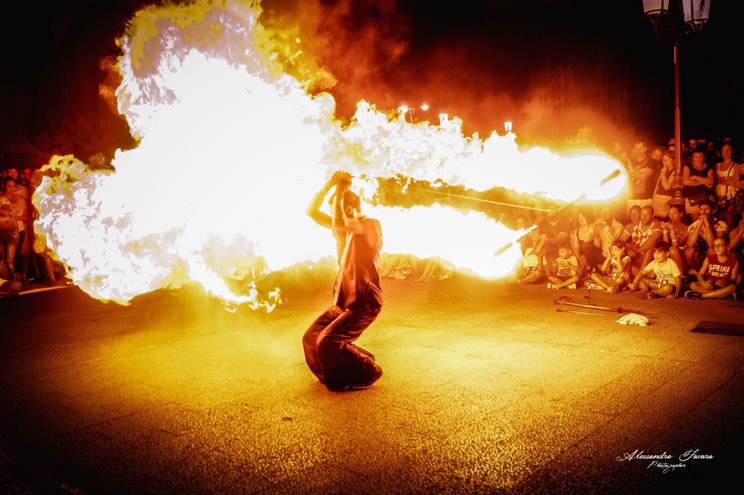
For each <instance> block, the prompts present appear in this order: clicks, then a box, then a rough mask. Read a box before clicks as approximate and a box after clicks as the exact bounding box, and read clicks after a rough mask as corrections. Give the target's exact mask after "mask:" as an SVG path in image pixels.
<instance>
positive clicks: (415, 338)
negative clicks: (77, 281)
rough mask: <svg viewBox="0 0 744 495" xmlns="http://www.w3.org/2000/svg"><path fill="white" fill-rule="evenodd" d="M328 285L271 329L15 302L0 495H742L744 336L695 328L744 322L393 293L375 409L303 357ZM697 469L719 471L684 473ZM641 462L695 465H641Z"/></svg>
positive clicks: (689, 308)
mask: <svg viewBox="0 0 744 495" xmlns="http://www.w3.org/2000/svg"><path fill="white" fill-rule="evenodd" d="M328 287H329V284H328V283H323V284H318V285H317V286H314V287H311V288H308V289H306V290H304V291H300V290H298V289H296V288H295V289H292V288H289V289H288V291H287V297H288V301H287V303H286V304H284V305H283V306H281V307H280V308H279V309H278V310H276V311H275V312H274V313H272V314H269V315H267V314H263V313H258V312H252V311H250V310H247V309H243V308H239V309H238V310H237V311H236V312H234V313H230V312H228V311H225V310H224V308H223V307H222V306H221V304H220V303H218V302H216V301H214V300H211V299H209V298H207V297H205V296H203V295H200V293H198V292H197V291H196V290H180V291H176V292H165V291H161V292H157V293H154V294H150V295H145V296H142V297H140V298H138V299H136V300H135V301H134V302H133V304H131V305H130V306H128V307H121V306H117V305H113V304H103V303H100V302H97V301H95V300H92V299H90V298H89V297H88V296H86V295H85V294H83V293H82V292H80V291H79V290H78V289H77V288H66V289H61V290H54V291H49V292H41V293H36V294H30V295H26V296H21V297H18V298H15V299H4V300H0V315H1V318H2V319H1V320H0V321H2V327H1V329H0V397H2V401H1V402H0V467H1V468H2V469H0V472H2V475H3V476H2V478H0V481H1V482H2V483H3V484H2V485H0V490H2V491H4V492H7V493H74V494H118V493H137V494H147V493H163V494H174V493H178V494H182V493H183V494H187V493H235V494H244V493H245V494H250V493H281V494H283V493H370V494H372V493H473V492H480V493H530V494H532V493H551V494H555V493H663V492H667V491H675V492H677V493H685V492H690V493H693V492H699V491H703V490H704V491H705V492H712V491H714V490H713V487H714V486H715V485H714V484H715V483H717V482H721V481H724V480H733V481H734V482H735V483H736V485H734V486H738V485H740V483H738V481H739V477H738V476H737V474H738V472H737V470H738V469H739V465H740V462H741V461H742V460H744V455H742V440H743V439H744V407H743V406H744V370H743V369H742V368H743V365H744V338H742V337H739V336H727V335H711V334H699V333H692V332H690V329H691V328H692V327H694V326H695V324H696V323H697V322H698V321H700V320H715V321H725V322H743V321H744V318H742V316H743V315H744V304H742V303H741V302H733V301H714V302H711V301H688V300H675V301H670V300H654V301H646V300H639V299H637V298H635V297H632V296H631V295H629V294H620V295H616V296H610V295H607V294H604V295H597V294H592V298H591V299H590V300H587V299H586V298H585V296H587V291H586V290H579V291H560V293H557V292H555V291H548V290H547V289H545V288H544V287H510V286H508V285H506V284H505V283H487V282H482V281H476V280H469V279H467V278H463V277H457V278H455V279H453V280H448V281H444V282H437V283H429V284H420V283H415V282H408V281H390V280H386V281H385V284H384V290H385V296H386V305H385V309H384V311H383V313H382V315H381V316H380V318H379V319H378V321H377V322H376V323H375V324H374V326H373V327H371V328H370V329H369V330H368V332H367V333H365V335H364V336H363V338H362V340H361V341H360V343H361V344H363V345H364V346H365V347H366V348H368V349H369V350H370V351H372V352H374V353H375V354H376V355H377V357H378V361H379V362H380V364H381V365H382V366H383V368H384V370H385V375H384V376H383V378H382V380H381V381H380V382H379V383H378V384H377V385H376V386H375V387H374V388H372V389H370V390H366V391H363V392H347V393H330V392H328V391H327V390H325V388H324V387H322V386H321V385H319V384H318V383H316V382H315V381H314V379H313V377H312V376H311V375H310V373H309V372H308V370H307V369H306V367H305V364H304V361H303V356H302V351H301V347H300V336H301V334H302V332H303V331H304V329H305V327H306V326H307V325H308V324H309V322H310V321H311V320H312V319H313V318H314V317H315V316H316V314H318V313H319V312H320V311H321V310H323V309H325V305H326V303H327V301H328V300H329V297H330V294H329V290H328ZM569 292H570V294H569ZM558 295H571V296H572V299H573V300H574V301H577V302H581V303H586V302H588V303H598V304H605V305H608V306H613V307H615V306H622V307H623V308H630V309H636V310H643V311H646V312H647V314H649V316H651V317H652V318H651V322H652V324H651V326H649V327H646V328H644V327H637V326H636V327H633V326H622V325H619V324H618V323H616V322H615V320H616V319H617V317H618V316H619V314H617V313H611V312H606V311H593V310H584V309H579V308H574V310H576V311H579V312H578V313H566V312H557V311H556V310H557V309H561V307H559V306H556V305H554V304H553V300H554V298H556V297H557V296H558ZM563 309H571V308H568V307H565V308H563ZM584 313H589V314H584ZM690 450H693V451H696V452H697V455H698V456H701V455H705V456H713V458H712V459H704V458H693V459H686V460H683V461H680V459H679V457H680V456H683V455H684V454H685V452H687V451H690ZM636 451H637V452H636ZM640 451H643V455H657V456H661V457H664V458H663V459H660V460H658V461H657V462H659V463H667V464H668V465H671V466H677V467H670V468H669V469H668V470H665V469H662V468H660V467H658V465H652V464H651V463H652V459H640V458H639V457H637V456H636V457H633V456H632V454H633V453H634V452H635V453H636V454H638V453H640ZM626 454H627V455H628V456H629V457H632V458H630V459H627V458H625V459H624V457H626ZM665 455H668V456H669V458H666V457H665Z"/></svg>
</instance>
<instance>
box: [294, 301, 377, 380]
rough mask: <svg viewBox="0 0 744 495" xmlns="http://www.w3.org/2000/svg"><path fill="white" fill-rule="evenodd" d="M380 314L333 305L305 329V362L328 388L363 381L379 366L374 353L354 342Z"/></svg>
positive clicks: (370, 376) (371, 375)
mask: <svg viewBox="0 0 744 495" xmlns="http://www.w3.org/2000/svg"><path fill="white" fill-rule="evenodd" d="M379 313H380V310H379V309H376V310H350V309H347V310H344V309H341V308H339V307H338V306H333V307H331V308H330V309H328V310H327V311H326V312H325V313H323V314H322V315H320V316H319V317H318V319H317V320H315V321H314V322H313V324H312V325H310V328H308V329H307V331H306V332H305V335H304V336H303V337H302V345H303V347H304V349H305V360H306V361H307V365H308V367H309V368H310V371H312V372H313V374H314V375H315V376H317V377H318V379H319V380H320V381H321V382H322V383H325V385H326V386H327V387H328V388H329V389H330V390H339V389H342V388H343V387H346V386H348V385H360V384H363V383H366V382H368V381H370V380H371V379H372V377H373V375H374V374H375V373H376V372H377V370H378V369H379V366H378V365H377V364H375V358H374V356H372V354H370V353H369V352H368V351H365V350H364V349H362V348H361V347H358V346H356V345H354V343H353V342H354V341H355V340H357V339H358V338H359V336H360V335H361V334H362V332H363V331H364V330H365V329H366V328H367V327H368V326H369V325H370V324H372V322H373V321H375V318H377V315H378V314H379Z"/></svg>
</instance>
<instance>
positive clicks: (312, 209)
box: [307, 172, 351, 229]
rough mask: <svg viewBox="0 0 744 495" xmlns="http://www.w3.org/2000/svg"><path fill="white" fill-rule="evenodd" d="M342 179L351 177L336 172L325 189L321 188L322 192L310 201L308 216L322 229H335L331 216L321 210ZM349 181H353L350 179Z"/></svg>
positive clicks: (324, 186)
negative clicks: (329, 194)
mask: <svg viewBox="0 0 744 495" xmlns="http://www.w3.org/2000/svg"><path fill="white" fill-rule="evenodd" d="M342 177H351V176H350V175H349V174H347V173H345V172H335V173H334V174H333V175H332V176H331V178H330V179H328V180H327V181H326V183H325V184H323V187H321V188H320V190H319V191H318V192H317V193H315V196H313V199H312V201H310V204H309V205H308V207H307V215H308V216H309V217H310V218H312V219H313V220H315V222H316V223H317V224H318V225H320V226H321V227H326V228H328V229H330V228H332V227H333V221H332V219H331V216H330V215H328V214H327V213H324V212H322V211H320V208H321V207H322V206H323V201H324V200H325V198H326V196H328V193H329V192H330V190H331V189H332V188H333V187H334V186H336V187H338V183H339V181H340V180H341V178H342ZM349 181H351V180H350V179H349Z"/></svg>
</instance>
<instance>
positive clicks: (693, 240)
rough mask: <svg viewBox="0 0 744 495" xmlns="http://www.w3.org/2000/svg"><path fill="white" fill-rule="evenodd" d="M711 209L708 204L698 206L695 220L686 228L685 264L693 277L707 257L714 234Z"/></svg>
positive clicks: (703, 203) (713, 219)
mask: <svg viewBox="0 0 744 495" xmlns="http://www.w3.org/2000/svg"><path fill="white" fill-rule="evenodd" d="M712 213H713V207H712V206H711V204H710V203H709V202H705V201H704V202H702V203H701V204H700V209H699V214H698V218H697V220H695V221H694V222H692V224H690V226H689V227H688V229H687V230H688V232H689V234H688V235H687V246H686V248H685V264H686V265H687V268H688V271H692V274H693V275H694V274H695V273H697V272H696V270H698V269H699V268H700V266H701V265H702V264H703V260H704V259H705V257H706V256H708V251H709V250H710V246H712V245H713V238H714V237H715V234H714V232H713V227H714V225H715V224H716V220H715V218H712V216H711V215H712Z"/></svg>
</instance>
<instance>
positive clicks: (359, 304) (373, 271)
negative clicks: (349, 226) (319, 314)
mask: <svg viewBox="0 0 744 495" xmlns="http://www.w3.org/2000/svg"><path fill="white" fill-rule="evenodd" d="M363 221H366V222H373V221H374V220H371V219H364V220H363ZM378 238H379V241H378V244H377V245H375V246H370V245H369V243H368V242H367V236H366V235H365V234H347V239H346V246H345V247H344V252H343V253H342V255H341V262H340V264H339V271H338V276H337V277H336V286H335V291H336V298H335V300H336V305H337V306H339V307H340V308H343V309H352V310H362V309H367V310H373V311H378V310H379V309H380V308H381V307H382V288H381V287H380V272H379V267H380V249H381V248H382V245H381V243H382V234H381V233H379V232H378Z"/></svg>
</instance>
